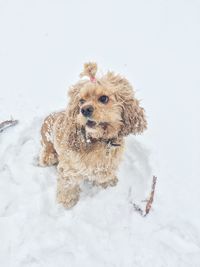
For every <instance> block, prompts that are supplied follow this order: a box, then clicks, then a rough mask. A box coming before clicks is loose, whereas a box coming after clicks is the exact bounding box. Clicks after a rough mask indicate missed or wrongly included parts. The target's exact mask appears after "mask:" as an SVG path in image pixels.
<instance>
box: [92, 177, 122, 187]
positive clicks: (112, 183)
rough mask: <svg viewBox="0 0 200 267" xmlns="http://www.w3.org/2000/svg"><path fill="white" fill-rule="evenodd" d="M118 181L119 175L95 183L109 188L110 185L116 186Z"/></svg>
mask: <svg viewBox="0 0 200 267" xmlns="http://www.w3.org/2000/svg"><path fill="white" fill-rule="evenodd" d="M117 183H118V179H117V177H115V178H113V179H111V180H107V181H94V185H96V186H101V187H103V188H107V187H108V186H116V185H117Z"/></svg>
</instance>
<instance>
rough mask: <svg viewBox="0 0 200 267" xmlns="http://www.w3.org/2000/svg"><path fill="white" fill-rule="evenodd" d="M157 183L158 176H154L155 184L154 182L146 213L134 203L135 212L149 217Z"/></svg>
mask: <svg viewBox="0 0 200 267" xmlns="http://www.w3.org/2000/svg"><path fill="white" fill-rule="evenodd" d="M156 182H157V177H156V176H153V182H152V186H151V194H150V197H149V199H148V200H147V204H146V207H145V211H143V210H142V208H140V207H139V206H138V205H136V204H135V203H132V204H133V207H134V209H135V211H137V212H138V213H139V214H140V215H141V216H142V217H145V216H147V214H148V213H149V211H150V210H151V207H152V203H153V200H154V194H155V187H156Z"/></svg>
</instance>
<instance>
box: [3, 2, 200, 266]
mask: <svg viewBox="0 0 200 267" xmlns="http://www.w3.org/2000/svg"><path fill="white" fill-rule="evenodd" d="M199 14H200V2H199V1H198V0H190V1H189V0H184V1H181V0H180V1H179V0H176V1H175V0H169V1H162V0H153V1H147V0H146V1H145V0H142V1H135V0H134V1H131V0H130V1H128V0H124V1H116V0H115V1H114V0H110V1H106V0H102V1H92V0H85V1H80V0H79V1H78V0H74V1H64V0H57V1H55V0H54V1H53V0H40V1H39V0H32V1H31V0H30V1H25V0H24V1H23V0H18V1H14V0H0V121H2V120H5V119H8V118H10V116H13V117H14V118H16V119H19V120H20V123H19V125H18V126H16V127H15V128H10V129H8V130H7V131H5V132H4V133H1V134H0V266H1V267H23V266H28V267H33V266H34V267H36V266H37V267H38V266H39V267H40V266H41V267H54V266H56V267H63V266H70V267H71V266H72V267H74V266H77V267H80V266H87V267H90V266H91V267H94V266H95V267H96V266H97V267H98V266H100V267H101V266H107V267H111V266H113V267H129V266H130V267H134V266H136V267H146V266H149V267H151V266H152V267H168V266H169V267H179V266H180V267H188V266H190V267H199V266H200V210H199V201H200V164H199V163H200V143H199V136H200V126H199V125H200V119H199V114H200V105H199V98H200V92H199V87H200V78H199V77H200V76H199V69H200V50H199V47H200V16H199ZM88 60H96V61H97V62H98V64H99V67H100V69H101V70H102V71H106V70H107V69H111V70H115V71H116V72H119V73H122V74H124V75H125V76H126V77H127V78H128V79H129V80H130V81H131V82H132V83H133V84H134V86H135V88H136V90H137V96H138V97H139V98H142V100H143V101H142V103H143V106H144V107H145V109H146V111H147V114H148V121H149V129H148V131H146V132H145V133H144V135H143V136H138V137H133V136H131V137H129V138H128V139H127V150H126V153H125V156H124V161H123V163H122V164H121V166H120V170H119V179H120V181H119V184H118V185H117V187H114V188H109V189H107V190H99V189H97V188H92V187H91V186H90V185H88V184H86V185H85V186H84V191H83V193H82V195H81V200H80V201H79V203H78V204H77V206H75V207H74V208H73V209H71V210H65V209H64V208H62V207H61V206H59V205H57V204H56V202H55V188H56V170H55V168H54V167H51V168H40V167H38V166H37V157H38V153H39V149H40V143H39V129H40V125H41V122H42V118H43V117H44V116H45V115H46V114H48V113H49V112H51V111H54V110H57V109H60V108H62V107H65V106H66V103H67V99H66V91H67V88H68V86H69V85H71V84H73V83H74V82H75V81H76V80H77V78H78V74H79V73H80V71H81V70H82V64H83V63H84V62H85V61H88ZM152 174H155V175H157V176H158V183H157V190H156V196H155V202H154V205H153V210H152V212H151V213H150V214H149V216H148V217H146V218H142V217H141V216H140V215H139V214H137V213H136V212H135V211H134V210H133V208H132V205H131V202H132V201H136V202H137V203H139V201H140V200H142V199H144V197H145V195H146V192H147V191H148V188H149V183H150V179H151V177H152Z"/></svg>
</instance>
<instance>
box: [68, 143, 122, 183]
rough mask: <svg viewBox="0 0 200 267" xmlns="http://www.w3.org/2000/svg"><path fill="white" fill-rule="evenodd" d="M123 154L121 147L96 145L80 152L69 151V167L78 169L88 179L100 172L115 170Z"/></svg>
mask: <svg viewBox="0 0 200 267" xmlns="http://www.w3.org/2000/svg"><path fill="white" fill-rule="evenodd" d="M122 153H123V145H121V146H118V147H114V146H110V145H96V146H93V147H92V149H88V150H85V151H81V152H76V151H69V154H70V155H69V158H70V165H71V166H72V165H73V168H78V169H79V171H80V173H82V174H83V175H84V176H85V175H86V176H88V178H90V177H93V176H94V175H95V174H98V173H101V172H109V171H111V172H112V171H113V170H116V169H117V168H118V166H119V162H120V160H121V156H122Z"/></svg>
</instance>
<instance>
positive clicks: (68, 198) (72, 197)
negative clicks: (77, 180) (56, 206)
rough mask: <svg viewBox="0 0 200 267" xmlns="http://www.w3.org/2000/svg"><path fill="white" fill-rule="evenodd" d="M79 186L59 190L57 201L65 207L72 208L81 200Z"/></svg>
mask: <svg viewBox="0 0 200 267" xmlns="http://www.w3.org/2000/svg"><path fill="white" fill-rule="evenodd" d="M79 192H80V189H79V187H75V188H71V189H68V190H63V191H58V192H57V201H58V203H60V204H62V205H63V206H64V207H65V208H67V209H70V208H72V207H73V206H75V205H76V203H77V202H78V200H79Z"/></svg>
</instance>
